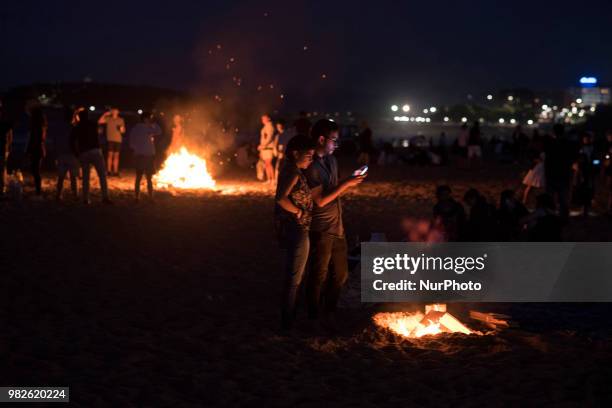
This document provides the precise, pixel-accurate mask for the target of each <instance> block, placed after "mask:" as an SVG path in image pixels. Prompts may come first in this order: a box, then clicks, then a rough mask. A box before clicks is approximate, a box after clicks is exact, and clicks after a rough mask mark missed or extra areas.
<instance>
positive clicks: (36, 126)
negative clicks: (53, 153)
mask: <svg viewBox="0 0 612 408" xmlns="http://www.w3.org/2000/svg"><path fill="white" fill-rule="evenodd" d="M31 115H32V116H31V118H30V140H29V141H28V147H27V153H28V155H29V156H30V169H31V171H32V176H33V177H34V185H35V187H36V195H37V196H40V195H41V194H42V186H41V177H40V166H41V164H42V160H43V159H44V158H45V154H46V150H45V141H46V139H47V118H46V117H45V114H44V113H43V110H42V108H40V107H36V108H34V109H32V112H31Z"/></svg>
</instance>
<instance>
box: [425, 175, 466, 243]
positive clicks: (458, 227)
mask: <svg viewBox="0 0 612 408" xmlns="http://www.w3.org/2000/svg"><path fill="white" fill-rule="evenodd" d="M436 200H437V202H436V204H435V205H434V207H433V217H434V224H436V225H438V226H440V227H442V228H443V230H444V231H443V235H444V239H445V240H446V241H449V242H454V241H461V240H463V234H464V230H465V210H464V209H463V206H462V205H461V204H460V203H459V202H457V201H455V199H454V198H453V197H452V192H451V189H450V187H449V186H446V185H442V186H438V188H437V189H436Z"/></svg>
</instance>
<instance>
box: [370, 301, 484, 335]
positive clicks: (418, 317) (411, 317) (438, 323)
mask: <svg viewBox="0 0 612 408" xmlns="http://www.w3.org/2000/svg"><path fill="white" fill-rule="evenodd" d="M373 320H374V323H375V324H376V325H377V326H379V327H383V328H386V329H389V330H391V331H392V332H394V333H396V334H399V335H401V336H403V337H407V338H419V337H423V336H431V335H437V334H440V333H461V334H468V335H470V334H473V335H482V333H481V332H478V331H475V330H471V329H469V328H468V327H467V326H465V325H464V324H463V323H461V322H460V321H459V320H458V319H457V318H456V317H454V316H453V315H452V314H450V313H448V312H447V311H446V305H445V304H432V305H427V306H425V313H422V312H421V311H417V312H412V313H410V312H391V313H377V314H376V315H374V317H373Z"/></svg>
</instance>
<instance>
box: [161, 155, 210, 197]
mask: <svg viewBox="0 0 612 408" xmlns="http://www.w3.org/2000/svg"><path fill="white" fill-rule="evenodd" d="M153 181H154V182H155V185H156V186H157V187H159V188H179V189H212V188H214V187H215V184H216V182H215V180H214V179H213V178H212V176H211V175H210V173H209V172H208V169H207V168H206V160H204V159H202V158H201V157H199V156H198V155H196V154H193V153H190V152H189V151H188V150H187V148H186V147H185V146H183V147H181V148H180V149H179V150H178V152H174V153H172V154H171V155H170V156H168V158H167V159H166V161H165V162H164V164H163V165H162V168H161V170H160V171H159V172H158V173H157V174H155V175H154V176H153Z"/></svg>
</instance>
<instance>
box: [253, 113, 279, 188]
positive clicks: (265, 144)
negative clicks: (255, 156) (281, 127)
mask: <svg viewBox="0 0 612 408" xmlns="http://www.w3.org/2000/svg"><path fill="white" fill-rule="evenodd" d="M261 124H262V127H261V131H260V132H259V133H260V134H259V146H257V150H259V158H260V159H261V161H263V164H264V171H265V175H266V179H267V181H268V183H269V184H273V183H274V180H275V177H274V166H273V164H272V161H273V160H274V158H275V157H276V155H277V144H276V142H277V139H276V138H275V136H274V135H275V129H274V123H273V122H272V119H271V118H270V115H268V114H265V115H262V116H261Z"/></svg>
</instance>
